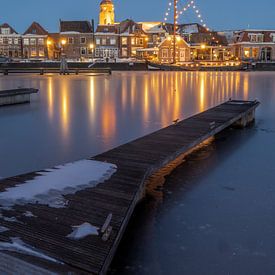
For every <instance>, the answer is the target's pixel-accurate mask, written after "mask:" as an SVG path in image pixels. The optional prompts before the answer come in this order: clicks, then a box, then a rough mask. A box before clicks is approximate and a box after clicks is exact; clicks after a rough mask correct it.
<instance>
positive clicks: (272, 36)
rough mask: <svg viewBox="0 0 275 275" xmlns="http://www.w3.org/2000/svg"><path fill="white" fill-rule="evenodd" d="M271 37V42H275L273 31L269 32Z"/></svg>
mask: <svg viewBox="0 0 275 275" xmlns="http://www.w3.org/2000/svg"><path fill="white" fill-rule="evenodd" d="M271 39H272V42H273V43H275V33H272V34H271Z"/></svg>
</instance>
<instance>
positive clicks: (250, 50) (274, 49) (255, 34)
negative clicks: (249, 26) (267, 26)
mask: <svg viewBox="0 0 275 275" xmlns="http://www.w3.org/2000/svg"><path fill="white" fill-rule="evenodd" d="M231 46H232V50H233V53H234V55H235V56H237V57H238V58H239V59H241V60H243V61H258V62H259V61H260V62H272V61H275V30H243V31H236V32H235V33H234V42H233V44H231Z"/></svg>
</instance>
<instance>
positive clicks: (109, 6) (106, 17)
mask: <svg viewBox="0 0 275 275" xmlns="http://www.w3.org/2000/svg"><path fill="white" fill-rule="evenodd" d="M113 24H115V7H114V3H113V1H112V0H102V1H101V3H100V13H99V25H113Z"/></svg>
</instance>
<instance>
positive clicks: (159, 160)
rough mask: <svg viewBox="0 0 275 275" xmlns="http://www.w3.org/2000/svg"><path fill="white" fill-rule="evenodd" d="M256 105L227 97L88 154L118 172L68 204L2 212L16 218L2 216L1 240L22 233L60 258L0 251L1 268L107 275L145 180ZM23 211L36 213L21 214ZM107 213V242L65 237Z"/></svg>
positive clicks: (11, 182) (249, 116)
mask: <svg viewBox="0 0 275 275" xmlns="http://www.w3.org/2000/svg"><path fill="white" fill-rule="evenodd" d="M258 105H259V102H257V101H255V102H251V101H245V102H244V101H230V102H226V103H224V104H221V105H219V106H217V107H214V108H212V109H210V110H208V111H205V112H203V113H200V114H198V115H195V116H193V117H191V118H188V119H186V120H183V121H181V122H179V123H177V124H175V125H171V126H169V127H167V128H164V129H161V130H159V131H157V132H154V133H152V134H150V135H147V136H145V137H142V138H139V139H137V140H134V141H132V142H129V143H127V144H125V145H122V146H119V147H117V148H115V149H113V150H110V151H108V152H106V153H103V154H100V155H98V156H95V157H93V158H91V159H94V160H98V161H107V162H110V163H114V164H116V165H117V167H118V169H117V172H116V173H115V174H113V176H112V177H111V178H110V179H109V180H107V181H105V182H104V183H101V184H99V185H98V186H97V187H94V188H89V189H85V190H83V191H79V192H77V193H76V194H74V195H66V196H65V197H66V199H67V200H68V202H69V203H68V206H67V207H66V208H59V209H58V208H50V207H48V206H45V205H39V204H28V205H24V206H15V207H14V208H13V210H1V214H2V215H3V216H5V217H16V218H17V220H18V221H19V222H12V221H9V220H7V219H1V218H0V225H1V226H5V227H7V228H9V229H10V231H6V232H3V233H0V241H2V242H8V241H9V240H10V237H20V238H21V239H22V240H23V241H24V242H25V243H27V244H28V245H30V246H32V247H34V248H36V249H38V250H39V251H42V252H43V253H44V254H46V255H48V256H50V257H52V258H54V259H56V260H58V261H59V262H58V263H55V262H50V261H47V260H43V259H40V258H36V257H33V256H30V255H25V254H20V253H15V252H9V251H1V253H0V271H1V270H2V271H3V270H5V269H7V267H8V269H9V271H10V272H12V271H13V270H16V268H18V266H20V269H21V271H22V272H21V274H35V273H36V272H38V271H36V270H41V272H40V273H41V274H43V272H45V274H55V273H65V274H66V273H69V272H71V274H91V273H92V274H105V273H106V272H107V269H108V267H109V265H110V263H111V261H112V259H113V256H114V254H115V251H116V249H117V246H118V244H119V242H120V239H121V237H122V236H123V233H124V230H125V228H126V226H127V224H128V221H129V219H130V217H131V215H132V213H133V211H134V208H135V206H136V204H137V202H138V201H139V200H140V199H141V197H142V193H143V191H144V184H145V181H146V179H147V178H148V177H149V176H151V175H152V174H153V173H154V172H156V171H158V170H159V169H160V168H162V167H163V166H165V165H166V164H168V163H169V162H170V161H172V160H174V159H175V158H177V157H179V156H180V155H181V154H183V153H186V152H187V151H189V150H190V149H192V148H193V147H195V146H197V145H199V144H200V143H201V142H203V141H205V140H207V139H208V138H210V137H212V136H214V135H215V134H217V133H219V132H220V131H222V130H223V129H225V128H227V127H229V126H231V125H233V124H236V123H237V125H239V126H246V123H248V122H251V121H252V120H253V119H254V114H255V109H256V107H257V106H258ZM36 175H37V172H36V173H29V174H25V175H21V176H16V177H12V178H9V179H4V180H2V181H0V192H3V191H4V190H5V189H6V188H8V187H12V186H15V185H19V184H24V182H25V181H26V180H30V179H33V178H34V177H35V176H36ZM26 211H31V212H32V213H33V214H34V215H35V216H37V217H36V218H30V217H25V216H23V215H22V214H23V213H24V212H26ZM110 213H112V214H113V216H112V220H111V226H112V231H111V234H110V238H109V239H108V240H107V241H103V240H102V238H101V237H99V236H89V237H86V238H85V239H82V240H78V241H77V240H71V239H68V238H66V236H67V235H68V234H70V233H71V226H72V225H78V224H82V223H84V222H90V223H91V224H93V225H95V226H97V227H99V228H101V227H102V225H103V224H104V222H105V221H106V217H107V216H108V215H109V214H110ZM42 271H43V272H42ZM47 272H49V273H47ZM36 274H37V273H36Z"/></svg>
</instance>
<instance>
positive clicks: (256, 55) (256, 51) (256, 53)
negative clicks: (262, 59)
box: [252, 48, 259, 59]
mask: <svg viewBox="0 0 275 275" xmlns="http://www.w3.org/2000/svg"><path fill="white" fill-rule="evenodd" d="M252 58H254V59H258V58H259V48H252Z"/></svg>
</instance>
